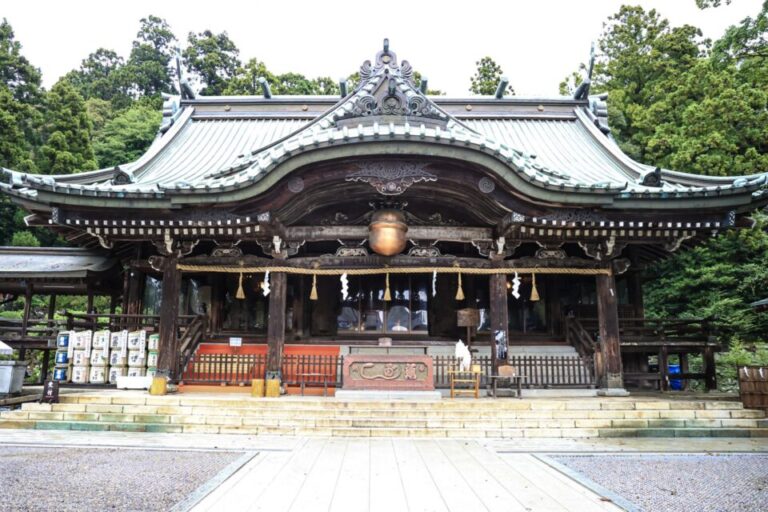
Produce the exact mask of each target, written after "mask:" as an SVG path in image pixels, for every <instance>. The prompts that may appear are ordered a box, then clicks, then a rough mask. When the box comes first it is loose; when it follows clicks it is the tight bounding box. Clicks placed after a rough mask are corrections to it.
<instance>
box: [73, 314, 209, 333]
mask: <svg viewBox="0 0 768 512" xmlns="http://www.w3.org/2000/svg"><path fill="white" fill-rule="evenodd" d="M64 316H65V317H66V319H67V320H66V328H67V330H70V331H71V330H84V329H90V330H98V329H106V330H110V331H121V330H123V329H128V330H137V329H144V330H147V331H149V332H157V331H158V329H159V327H160V315H129V314H110V313H72V312H69V311H66V312H65V313H64ZM195 318H197V315H179V320H178V325H179V328H180V329H182V330H183V329H185V328H186V326H187V325H188V324H190V323H191V322H192V321H193V320H194V319H195Z"/></svg>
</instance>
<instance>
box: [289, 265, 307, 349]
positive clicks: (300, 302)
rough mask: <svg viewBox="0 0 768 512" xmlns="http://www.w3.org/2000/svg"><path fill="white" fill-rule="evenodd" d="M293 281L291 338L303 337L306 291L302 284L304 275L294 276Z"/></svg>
mask: <svg viewBox="0 0 768 512" xmlns="http://www.w3.org/2000/svg"><path fill="white" fill-rule="evenodd" d="M294 277H295V282H294V283H293V326H292V330H293V339H301V338H303V337H304V323H305V322H304V301H305V300H306V297H305V295H306V291H305V286H304V276H300V275H297V276H294Z"/></svg>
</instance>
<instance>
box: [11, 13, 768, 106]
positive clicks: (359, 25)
mask: <svg viewBox="0 0 768 512" xmlns="http://www.w3.org/2000/svg"><path fill="white" fill-rule="evenodd" d="M622 3H635V4H640V5H642V6H643V7H645V8H646V9H651V8H655V9H657V10H658V11H659V12H660V13H661V14H662V15H663V16H664V17H666V18H668V19H669V20H670V21H671V22H672V24H673V25H682V24H685V23H689V24H692V25H695V26H698V27H700V28H701V29H702V30H703V32H704V36H705V37H709V38H712V39H716V38H718V37H719V36H720V35H721V34H722V33H723V31H724V30H725V28H726V27H728V26H729V25H732V24H735V23H737V22H738V21H740V20H741V19H743V18H744V17H746V16H754V15H756V14H757V13H758V11H759V10H760V4H761V0H734V2H733V4H732V5H730V6H721V7H719V8H717V9H707V10H704V11H700V10H699V9H697V8H696V5H695V2H694V0H635V1H634V2H632V1H631V0H625V1H624V2H622V1H621V0H589V1H574V0H505V1H497V2H491V1H485V0H472V1H469V2H451V1H450V0H443V1H432V0H429V1H425V0H422V1H418V0H410V1H401V0H388V1H384V2H355V1H354V0H347V1H344V2H341V1H337V0H322V1H318V0H316V1H302V2H289V1H285V0H283V1H282V2H270V3H266V2H257V1H254V2H246V1H244V0H241V1H240V2H234V1H230V0H215V1H213V2H211V1H207V2H204V3H203V2H200V3H198V2H196V1H194V0H187V1H177V0H162V1H159V0H129V1H114V0H98V1H85V0H66V1H62V0H49V1H40V0H24V1H19V0H13V1H11V0H5V1H3V6H2V9H0V17H5V18H7V19H8V21H9V22H10V23H11V25H12V26H13V28H14V31H15V32H16V38H17V40H19V41H21V43H22V45H23V53H24V55H25V56H26V57H27V58H28V59H29V60H30V61H31V62H32V64H33V65H35V66H37V67H39V68H41V69H42V71H43V80H44V83H45V85H46V86H47V87H50V86H51V85H52V84H53V83H54V82H55V81H56V80H57V79H58V78H59V77H60V76H61V75H63V74H65V73H66V72H68V71H69V70H71V69H74V68H77V67H78V66H79V64H80V61H81V60H82V59H83V58H84V57H86V56H87V55H88V54H89V53H91V52H93V51H95V50H96V49H97V48H99V47H105V48H110V49H113V50H115V51H117V52H118V53H119V54H120V55H122V56H124V57H127V55H128V53H129V51H130V46H131V42H132V41H133V39H134V37H135V35H136V32H137V31H138V28H139V19H140V18H142V17H145V16H147V15H149V14H154V15H157V16H160V17H162V18H165V19H166V20H167V21H168V23H169V24H170V25H171V28H172V29H173V31H174V33H175V34H176V36H177V37H179V38H180V39H186V35H187V33H189V32H190V31H195V32H200V31H202V30H205V29H210V30H213V31H214V32H220V31H227V32H228V33H229V36H230V37H231V38H232V40H233V41H234V42H235V44H236V45H237V46H238V47H239V48H240V57H241V59H242V60H243V61H246V60H247V59H249V58H251V57H257V58H258V59H260V60H262V61H264V62H265V63H266V64H267V67H268V68H269V69H270V70H272V71H273V72H277V73H282V72H286V71H295V72H298V73H303V74H305V75H307V76H309V77H315V76H320V75H323V76H330V77H332V78H334V79H338V78H339V77H342V76H347V75H349V74H350V73H352V72H354V71H356V70H357V69H358V67H359V66H360V64H361V63H362V62H363V61H364V60H365V59H373V57H374V56H375V54H376V52H377V51H378V50H379V49H380V48H381V43H382V40H383V38H384V37H388V38H389V40H390V47H391V49H392V50H394V51H395V52H396V53H397V55H398V58H399V59H400V60H402V59H406V60H408V61H409V62H410V63H411V64H412V65H413V67H414V68H415V69H416V70H418V71H421V73H423V74H424V75H425V76H427V77H429V85H430V87H431V88H437V89H441V90H443V91H445V92H447V93H448V94H449V95H451V96H464V95H466V94H468V92H467V89H468V87H469V77H470V76H471V75H472V74H473V73H474V69H475V61H477V60H479V59H480V58H481V57H483V56H485V55H490V56H491V57H493V58H494V59H495V60H496V62H498V63H499V64H500V65H501V67H502V69H503V70H504V72H505V74H506V75H508V76H509V77H510V79H511V81H512V85H513V86H514V87H515V89H516V91H517V94H518V95H543V96H547V95H554V94H557V87H558V83H559V82H560V81H561V80H562V79H563V78H564V77H565V76H566V75H567V74H568V73H569V72H570V71H572V70H573V69H575V68H576V66H577V65H578V63H579V62H585V61H586V60H587V59H588V55H589V46H590V42H591V41H593V40H596V39H597V37H598V35H599V34H600V31H601V28H602V24H603V22H604V21H605V19H606V18H607V17H608V16H609V15H611V14H613V13H615V12H616V11H618V9H619V7H620V5H621V4H622ZM203 6H204V7H203Z"/></svg>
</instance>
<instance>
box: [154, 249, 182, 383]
mask: <svg viewBox="0 0 768 512" xmlns="http://www.w3.org/2000/svg"><path fill="white" fill-rule="evenodd" d="M177 263H178V258H176V257H175V256H169V257H166V258H165V261H164V264H163V289H162V295H161V303H160V342H159V344H160V347H159V348H160V353H159V354H158V361H157V369H158V371H160V372H168V375H169V376H170V377H171V379H172V380H178V377H179V336H178V332H177V331H178V322H179V293H180V291H181V271H179V270H178V269H177V268H176V264H177Z"/></svg>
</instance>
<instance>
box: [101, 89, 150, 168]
mask: <svg viewBox="0 0 768 512" xmlns="http://www.w3.org/2000/svg"><path fill="white" fill-rule="evenodd" d="M160 118H161V113H160V111H159V110H156V109H153V108H150V107H148V106H145V105H140V104H137V105H134V106H133V107H131V108H129V109H127V110H124V111H123V112H121V113H120V114H119V115H118V116H117V117H115V118H114V119H112V120H110V121H108V122H107V123H106V124H105V125H104V128H103V129H102V130H101V131H100V132H99V133H97V134H96V135H95V136H94V140H93V149H94V152H95V154H96V159H97V160H98V163H99V167H111V166H114V165H119V164H124V163H128V162H133V161H134V160H136V159H137V158H138V157H140V156H141V155H142V154H143V153H144V151H146V149H147V148H148V147H149V145H150V144H151V143H152V141H153V140H154V138H155V135H156V134H157V128H158V126H159V125H160Z"/></svg>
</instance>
